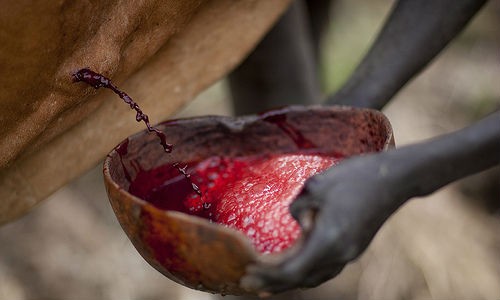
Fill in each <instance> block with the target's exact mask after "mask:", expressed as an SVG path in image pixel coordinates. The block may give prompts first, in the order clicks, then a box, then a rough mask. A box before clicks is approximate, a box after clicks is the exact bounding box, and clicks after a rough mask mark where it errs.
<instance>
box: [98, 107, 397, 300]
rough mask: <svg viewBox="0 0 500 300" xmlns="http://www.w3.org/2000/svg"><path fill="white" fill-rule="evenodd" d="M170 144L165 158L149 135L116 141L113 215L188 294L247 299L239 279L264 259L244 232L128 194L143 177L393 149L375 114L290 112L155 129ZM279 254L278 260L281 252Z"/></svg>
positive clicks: (107, 170) (111, 162)
mask: <svg viewBox="0 0 500 300" xmlns="http://www.w3.org/2000/svg"><path fill="white" fill-rule="evenodd" d="M157 128H158V129H160V130H161V131H163V132H164V133H165V134H166V136H167V139H168V142H170V143H173V144H174V150H173V152H172V153H170V154H167V153H165V152H164V151H163V149H162V147H161V146H160V145H159V142H158V139H157V137H156V136H155V135H154V134H150V133H148V132H147V131H142V132H139V133H137V134H135V135H132V136H131V137H129V138H127V139H126V140H124V141H123V142H121V143H120V144H119V145H118V146H117V147H116V148H115V149H113V150H112V151H111V152H110V153H109V154H108V156H107V158H106V160H105V162H104V181H105V185H106V189H107V192H108V196H109V199H110V202H111V205H112V207H113V210H114V212H115V214H116V216H117V218H118V220H119V222H120V224H121V226H122V228H123V229H124V230H125V232H126V233H127V235H128V237H129V238H130V240H131V241H132V243H133V244H134V246H135V247H136V248H137V250H138V251H139V253H140V254H141V255H142V256H143V257H144V259H146V261H147V262H148V263H150V264H151V265H152V266H153V267H155V268H156V269H157V270H158V271H160V272H161V273H162V274H164V275H165V276H167V277H168V278H170V279H172V280H174V281H176V282H178V283H180V284H182V285H185V286H188V287H190V288H194V289H198V290H202V291H208V292H212V293H221V294H235V295H239V294H249V293H250V294H251V293H253V292H254V291H247V290H243V289H242V288H241V287H240V285H239V280H240V278H241V277H242V275H243V274H244V272H245V268H246V267H247V265H249V264H251V263H254V262H257V261H258V260H259V259H262V255H260V254H258V253H257V252H256V251H255V250H254V249H253V247H252V246H251V244H250V241H249V240H248V239H247V237H246V236H244V235H243V234H242V233H240V232H238V231H236V230H233V229H230V228H227V227H225V226H223V225H219V224H215V223H210V222H209V221H208V220H206V219H202V218H199V217H196V216H191V215H188V214H184V213H181V212H176V211H165V210H161V209H159V208H156V207H155V206H153V205H151V204H150V203H148V202H146V201H144V200H142V199H140V198H138V197H136V196H134V195H132V194H130V193H129V187H130V185H131V182H133V180H134V179H135V178H136V177H137V176H138V174H139V173H140V172H144V171H147V170H151V169H153V168H155V167H158V166H162V165H165V164H168V163H173V162H188V161H201V160H203V159H204V158H208V157H210V156H221V155H222V156H233V157H234V156H248V155H256V154H275V153H293V152H299V151H304V149H307V150H311V149H312V150H314V151H315V152H316V153H329V154H331V153H336V154H339V155H342V156H344V157H349V156H353V155H358V154H362V153H369V152H375V151H382V150H385V149H387V148H388V147H390V146H391V145H393V144H394V141H393V134H392V129H391V125H390V123H389V121H388V120H387V119H386V117H385V116H384V115H383V114H382V113H380V112H378V111H375V110H370V109H358V108H348V107H339V106H326V107H323V106H311V107H299V106H291V107H286V108H283V109H279V110H274V111H269V112H266V113H263V114H260V115H251V116H244V117H237V118H232V117H219V116H207V117H198V118H190V119H180V120H173V121H167V122H165V123H162V124H160V125H158V126H157ZM278 255H279V254H278Z"/></svg>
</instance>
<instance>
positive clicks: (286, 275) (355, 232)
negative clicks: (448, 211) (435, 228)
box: [242, 112, 500, 293]
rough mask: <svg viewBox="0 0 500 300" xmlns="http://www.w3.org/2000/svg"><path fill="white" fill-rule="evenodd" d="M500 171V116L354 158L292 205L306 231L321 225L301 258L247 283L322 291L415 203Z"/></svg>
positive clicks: (263, 270) (258, 272)
mask: <svg viewBox="0 0 500 300" xmlns="http://www.w3.org/2000/svg"><path fill="white" fill-rule="evenodd" d="M471 158H474V159H471ZM498 164H500V112H496V113H494V114H492V115H490V116H489V117H487V118H485V119H483V120H482V121H480V122H478V123H476V124H474V125H473V126H470V127H467V128H465V129H463V130H460V131H457V132H455V133H452V134H448V135H445V136H442V137H439V138H436V139H433V140H430V141H427V142H423V143H419V144H415V145H411V146H406V147H402V148H399V149H394V150H390V151H387V152H381V153H377V154H372V155H366V156H362V157H355V158H351V159H348V160H346V161H344V162H343V163H341V164H339V165H338V166H336V167H335V168H332V169H329V170H327V171H326V172H324V173H322V174H321V175H318V176H315V177H312V178H311V179H310V180H309V181H308V182H307V184H306V188H305V189H304V190H303V192H302V194H301V195H300V197H299V199H297V200H296V201H295V202H294V203H293V204H292V206H291V211H292V215H293V216H294V217H295V218H296V219H298V220H299V222H300V223H301V224H309V223H312V224H314V225H313V228H312V229H311V230H310V231H309V233H308V234H307V235H306V240H305V242H304V244H303V246H302V247H300V249H299V250H298V252H296V253H294V254H293V255H292V256H291V257H288V258H287V259H286V260H285V261H284V262H282V263H279V264H277V265H259V266H254V267H253V268H251V269H250V270H249V275H248V276H247V277H245V278H244V279H243V280H242V283H243V284H244V285H245V286H246V287H248V288H252V289H258V290H262V291H267V292H273V293H275V292H280V291H284V290H287V289H291V288H297V287H314V286H317V285H318V284H321V283H322V282H324V281H326V280H328V279H330V278H332V277H334V276H335V275H337V274H338V273H339V272H340V271H341V270H342V268H343V267H344V266H345V264H346V263H348V262H349V261H352V260H353V259H355V258H356V257H358V256H359V255H360V254H361V253H362V252H363V251H364V249H365V248H366V247H367V246H368V244H369V243H370V241H371V240H372V238H373V237H374V235H375V234H376V232H377V231H378V229H380V227H381V226H382V224H383V223H384V222H385V221H386V220H387V218H388V217H389V216H390V215H391V214H392V213H394V212H395V211H396V210H397V209H398V208H399V207H400V206H401V205H403V204H404V203H405V202H406V201H407V200H408V199H410V198H413V197H419V196H425V195H428V194H430V193H432V192H434V191H436V190H437V189H439V188H441V187H443V186H444V185H446V184H448V183H450V182H452V181H454V180H457V179H459V178H462V177H465V176H467V175H470V174H474V173H476V172H479V171H481V170H485V169H487V168H490V167H493V166H495V165H498ZM360 183H362V184H360ZM311 212H314V213H315V220H314V222H311V220H309V218H311V215H312V214H311Z"/></svg>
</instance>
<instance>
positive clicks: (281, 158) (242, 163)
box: [129, 154, 340, 253]
mask: <svg viewBox="0 0 500 300" xmlns="http://www.w3.org/2000/svg"><path fill="white" fill-rule="evenodd" d="M339 160H340V159H339V158H335V157H330V156H323V155H312V154H280V155H273V156H264V157H262V156H261V157H236V158H230V157H210V158H208V159H206V160H204V161H201V162H192V163H188V164H187V167H186V171H187V172H188V173H189V174H191V180H192V182H194V183H196V184H197V185H198V186H199V189H200V191H201V194H202V196H201V197H200V196H199V195H198V194H197V193H196V192H194V191H193V189H192V187H191V184H190V182H189V181H188V180H186V178H185V177H183V176H182V175H179V173H178V172H177V170H176V169H175V168H173V167H172V165H164V166H161V167H158V168H156V169H153V170H149V171H142V172H139V173H138V174H137V176H136V178H135V179H134V180H132V183H131V185H130V189H129V192H130V193H132V194H134V195H135V196H138V197H140V198H142V199H144V200H146V201H148V202H150V203H151V204H153V205H154V206H156V207H158V208H160V209H164V210H174V211H180V212H183V213H187V214H190V215H195V216H199V217H202V218H206V219H208V220H210V221H212V222H216V223H219V224H223V225H225V226H228V227H231V228H234V229H237V230H239V231H241V232H243V233H244V234H245V235H247V236H248V237H249V238H250V240H251V242H252V244H253V245H254V247H255V248H256V250H257V251H259V252H261V253H276V252H280V251H282V250H284V249H286V248H288V247H290V246H291V245H293V243H294V242H295V241H296V240H297V238H298V237H299V236H300V234H301V231H300V227H299V225H298V223H297V222H296V221H295V219H293V218H292V216H291V215H290V213H289V210H288V207H289V205H290V203H291V202H292V201H293V199H295V197H296V196H297V195H298V194H299V192H300V191H301V189H302V187H303V185H304V182H305V181H306V179H307V178H309V177H311V176H312V175H314V174H316V173H318V172H321V171H323V170H325V169H326V168H328V167H330V166H332V165H334V164H336V163H337V162H338V161H339Z"/></svg>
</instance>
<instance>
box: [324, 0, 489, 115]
mask: <svg viewBox="0 0 500 300" xmlns="http://www.w3.org/2000/svg"><path fill="white" fill-rule="evenodd" d="M485 3H486V0H458V1H454V0H439V1H427V0H426V1H412V0H400V1H398V2H397V3H396V4H395V6H394V8H393V9H392V12H391V14H390V16H389V18H388V19H387V21H386V23H385V25H384V27H383V29H382V31H381V32H380V34H379V35H378V37H377V39H376V40H375V42H374V43H373V45H372V46H371V48H370V50H369V51H368V53H367V54H366V56H365V57H364V59H363V60H362V62H361V63H360V64H359V65H358V67H357V68H356V70H355V71H354V73H353V74H352V75H351V77H350V78H349V80H348V81H347V82H346V83H345V84H344V86H343V87H342V88H341V89H340V90H339V91H338V92H337V93H336V94H334V95H333V96H331V97H329V98H328V99H327V103H329V104H343V105H349V106H356V107H370V108H374V109H382V108H383V107H384V106H385V104H387V103H388V102H389V101H390V100H391V99H392V97H393V96H394V95H395V94H396V93H397V92H398V91H399V90H400V89H401V88H402V87H403V86H404V85H405V84H406V83H407V82H408V81H409V80H410V79H412V78H413V77H414V76H415V75H416V74H418V73H419V72H420V71H421V70H422V69H424V68H425V66H427V64H428V63H429V62H430V61H431V60H432V59H433V58H434V57H436V55H438V54H439V53H440V52H441V50H443V49H444V48H445V47H446V45H448V43H449V42H450V41H451V40H452V39H453V38H454V37H455V36H457V35H458V34H459V33H460V32H461V31H462V29H463V28H464V27H465V26H466V25H467V23H468V22H469V21H470V20H471V18H472V17H473V16H474V15H475V14H476V13H477V12H478V11H479V9H480V8H481V7H482V6H483V5H484V4H485Z"/></svg>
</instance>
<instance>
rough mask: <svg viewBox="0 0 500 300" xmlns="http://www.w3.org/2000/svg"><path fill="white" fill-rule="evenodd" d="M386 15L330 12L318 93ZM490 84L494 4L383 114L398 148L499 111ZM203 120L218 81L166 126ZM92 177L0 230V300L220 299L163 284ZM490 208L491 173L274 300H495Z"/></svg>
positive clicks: (369, 6)
mask: <svg viewBox="0 0 500 300" xmlns="http://www.w3.org/2000/svg"><path fill="white" fill-rule="evenodd" d="M392 3H393V2H392V1H387V0H376V1H366V0H365V1H362V0H351V1H347V0H340V1H336V3H335V5H333V7H332V11H331V20H332V21H331V24H330V26H329V31H328V32H327V35H326V38H325V39H324V44H323V45H322V50H323V51H322V62H321V66H322V69H321V77H322V84H323V88H324V91H325V93H328V94H329V93H332V92H334V91H335V90H336V89H337V88H338V87H339V86H340V85H341V84H342V82H344V80H346V79H347V77H348V76H349V74H350V73H351V71H352V70H353V69H354V67H355V66H356V64H357V63H358V62H359V60H360V58H361V57H362V55H363V54H364V53H365V51H366V50H367V48H368V46H369V45H370V43H371V42H372V41H373V39H374V38H375V35H376V33H377V32H378V30H379V29H380V27H381V25H382V22H383V20H384V18H385V17H386V16H387V14H388V12H389V10H390V8H391V5H392ZM499 78H500V1H498V0H497V1H490V2H489V3H488V4H487V5H486V6H485V7H484V8H483V10H482V11H481V12H480V13H479V14H478V15H477V16H476V17H475V18H474V20H473V21H472V22H471V24H470V25H469V26H468V28H467V30H466V31H465V32H463V33H462V34H461V35H460V37H459V38H458V39H456V40H455V41H454V42H453V43H452V44H451V45H450V46H449V47H448V48H447V49H446V50H445V51H444V52H443V53H442V54H441V55H440V56H439V57H438V58H437V59H436V60H435V61H434V62H433V63H432V64H431V66H430V67H428V68H427V69H426V70H425V71H424V72H423V73H422V74H420V75H419V76H418V77H417V78H416V79H415V80H414V81H412V82H411V83H410V84H409V85H407V86H406V87H405V88H404V90H403V91H401V92H400V93H399V94H398V95H397V96H396V97H395V99H394V100H393V101H392V103H391V104H390V105H389V106H388V107H386V109H385V110H384V113H385V114H386V115H387V116H388V117H389V119H390V121H391V123H392V125H393V128H394V133H395V138H396V144H397V145H398V146H401V145H405V144H409V143H415V142H418V141H422V140H424V139H427V138H430V137H434V136H437V135H440V134H444V133H447V132H451V131H454V130H457V129H459V128H462V127H464V126H466V125H467V124H470V123H472V122H474V121H475V120H478V119H479V118H481V116H484V115H485V114H487V113H489V112H492V111H494V110H495V109H499V108H500V81H499ZM128 92H129V93H130V94H131V95H132V96H133V91H128ZM137 100H138V102H139V104H140V99H137ZM117 101H119V100H118V99H117ZM130 114H131V116H130V117H131V121H132V120H133V112H132V111H131V113H130ZM201 114H203V115H206V114H217V115H231V114H232V107H231V100H230V96H229V93H228V89H227V84H226V82H225V80H222V81H220V82H218V83H216V84H215V85H214V86H212V87H211V88H210V89H208V90H207V91H205V92H204V93H202V94H201V95H199V96H198V97H197V98H196V99H195V100H194V101H193V102H191V103H190V104H189V106H187V107H185V108H184V109H183V110H182V111H181V112H179V113H178V114H177V115H176V116H175V117H185V116H193V115H201ZM157 121H159V120H157ZM499 126H500V124H499ZM101 168H102V166H101V165H100V164H99V165H98V166H96V167H95V168H94V169H92V170H90V171H89V172H87V173H86V174H84V175H83V176H81V177H80V178H79V179H78V180H76V181H74V182H72V183H71V184H69V185H67V186H65V187H64V188H62V189H60V190H59V191H58V192H56V193H55V194H54V195H52V196H51V197H50V199H48V200H47V201H45V202H43V203H42V204H41V205H39V206H38V207H37V208H35V209H34V210H33V211H32V212H31V213H30V214H28V215H26V216H25V217H23V218H21V219H19V220H18V221H16V222H13V223H11V224H8V225H6V226H3V227H2V228H0V299H12V300H16V299H152V300H153V299H179V300H184V299H192V300H202V299H220V296H214V295H210V294H207V293H202V292H197V291H193V290H190V289H187V288H184V287H182V286H180V285H178V284H176V283H174V282H172V281H170V280H168V279H167V278H165V277H163V276H162V275H161V274H160V273H158V272H157V271H155V270H154V269H153V268H152V267H151V266H149V265H148V264H147V263H146V262H145V261H144V260H143V259H142V258H141V256H140V255H139V254H138V253H137V252H136V250H135V249H134V247H133V246H132V244H131V243H130V241H129V240H128V238H127V237H126V236H125V234H124V233H123V231H122V230H121V228H120V226H119V224H118V223H117V221H116V218H115V216H114V214H113V212H112V210H111V207H110V205H109V202H108V200H107V196H106V193H105V190H104V185H103V180H102V174H101V173H102V171H101ZM499 207H500V170H499V168H496V169H492V170H489V171H487V172H483V173H481V174H478V175H475V176H472V177H469V178H467V179H464V180H461V181H460V182H457V183H454V184H452V185H450V186H448V187H446V188H444V189H441V190H440V191H438V192H436V193H434V194H432V195H430V196H429V197H425V198H419V199H414V200H412V201H410V202H409V203H408V204H407V205H405V206H404V207H403V208H402V209H400V210H399V211H398V212H397V213H396V214H395V215H394V216H393V217H391V219H390V220H389V221H388V222H387V223H386V224H385V225H384V227H383V228H382V230H381V231H380V232H379V233H378V234H377V236H376V238H375V240H374V241H373V243H372V244H371V245H370V247H369V249H368V250H367V251H366V252H365V253H364V254H363V256H362V257H361V258H360V259H358V260H357V261H356V262H354V263H352V264H350V265H349V266H348V267H347V268H346V269H345V270H344V271H343V272H342V273H341V274H340V275H339V276H338V277H337V278H335V279H333V280H330V281H329V282H327V283H325V284H323V285H322V286H320V287H319V288H316V289H311V290H307V291H299V292H295V293H287V294H285V295H281V296H279V297H277V299H284V298H286V299H288V300H292V299H430V298H433V299H500V234H499V232H500V210H499ZM226 299H233V297H226ZM234 299H238V298H237V297H235V298H234Z"/></svg>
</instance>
